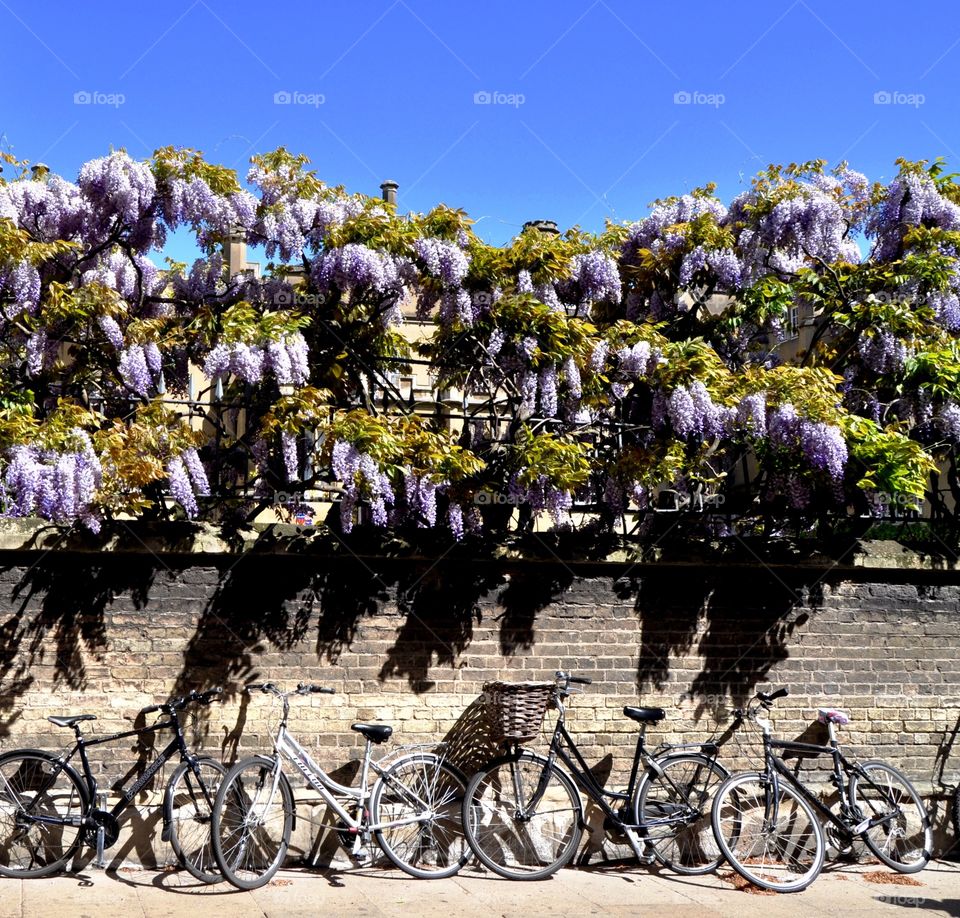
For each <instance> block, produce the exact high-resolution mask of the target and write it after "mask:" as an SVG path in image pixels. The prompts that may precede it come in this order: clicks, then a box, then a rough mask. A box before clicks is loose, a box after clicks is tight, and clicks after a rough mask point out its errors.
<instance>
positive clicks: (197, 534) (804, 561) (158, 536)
mask: <svg viewBox="0 0 960 918" xmlns="http://www.w3.org/2000/svg"><path fill="white" fill-rule="evenodd" d="M51 551H57V552H80V553H104V552H105V553H111V554H124V553H134V554H154V555H163V556H176V555H182V556H191V557H196V556H198V555H199V556H206V557H209V558H211V560H212V559H214V558H216V557H217V556H227V557H233V558H235V557H237V556H239V555H244V554H250V553H255V554H262V555H271V556H289V557H295V558H338V557H342V558H349V557H354V558H357V559H377V560H384V559H395V560H398V561H403V560H408V561H438V560H440V559H449V560H450V561H457V560H461V561H462V560H469V561H471V562H484V561H488V562H538V561H539V562H547V563H550V564H557V563H561V564H568V565H575V566H577V567H578V568H583V567H597V568H598V569H602V570H606V571H608V572H609V571H611V570H613V569H615V568H617V567H621V568H622V567H624V566H628V567H629V568H630V569H631V570H632V569H634V568H640V569H643V568H645V567H663V566H704V565H707V566H712V565H718V564H719V565H722V566H724V567H731V568H734V569H736V568H756V567H757V566H758V565H760V566H763V567H767V568H769V569H771V570H773V569H776V568H792V569H803V568H809V569H814V570H823V569H825V568H826V569H829V570H830V571H835V572H836V573H838V574H843V573H846V574H851V575H855V574H857V573H861V574H862V573H864V572H868V571H886V572H888V574H893V573H894V572H896V571H903V572H910V573H911V574H916V573H920V572H929V573H930V574H933V575H936V574H955V573H956V572H957V571H960V559H958V554H957V552H955V551H954V550H952V549H951V548H950V547H949V546H947V545H946V544H943V545H941V546H938V550H936V551H934V550H930V549H926V550H925V549H920V548H915V547H911V546H909V545H905V544H902V543H900V542H896V541H892V540H868V539H847V540H840V539H838V540H836V541H835V542H834V543H832V544H827V543H823V542H819V541H815V540H812V539H811V540H806V539H805V540H799V541H796V540H790V539H784V538H775V539H770V538H763V537H751V538H740V537H733V538H729V539H726V540H723V541H715V542H711V543H706V542H693V541H687V542H684V543H683V544H681V545H677V544H675V543H671V544H660V545H658V544H656V543H655V542H650V541H642V540H630V539H622V538H621V539H617V538H612V537H605V538H599V539H598V538H596V537H591V536H588V535H586V534H583V533H570V534H553V533H538V534H532V535H528V536H516V537H511V538H508V539H505V540H502V541H499V542H496V543H493V542H486V543H484V542H464V543H462V544H459V545H458V544H451V543H450V542H449V540H448V539H446V538H444V537H443V536H441V535H438V534H435V533H432V532H430V531H425V532H424V535H423V539H422V541H421V542H419V543H418V544H413V543H411V542H409V541H405V540H404V539H401V538H397V537H393V536H390V535H388V534H384V533H380V532H374V533H371V532H367V533H362V532H361V533H355V534H353V535H351V536H349V537H345V536H343V535H340V534H337V533H335V532H333V531H332V530H330V529H328V528H326V527H300V526H294V525H290V524H284V523H257V524H253V525H251V526H249V527H247V528H244V529H234V530H230V531H227V530H225V529H224V528H223V527H220V526H217V525H215V524H211V523H192V522H188V521H174V522H145V521H141V520H132V521H114V522H111V523H109V524H105V525H104V527H103V531H102V532H101V533H99V534H94V533H92V532H89V531H88V530H86V529H84V528H82V527H79V526H74V527H64V526H58V525H56V524H53V523H50V522H49V521H47V520H42V519H35V518H25V519H0V552H4V553H6V552H10V553H28V554H45V553H47V552H51Z"/></svg>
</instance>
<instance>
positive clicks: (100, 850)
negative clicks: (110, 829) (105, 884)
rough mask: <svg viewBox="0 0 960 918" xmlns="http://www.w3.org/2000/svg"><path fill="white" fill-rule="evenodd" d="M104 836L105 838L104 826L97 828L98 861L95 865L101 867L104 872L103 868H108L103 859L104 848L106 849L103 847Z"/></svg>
mask: <svg viewBox="0 0 960 918" xmlns="http://www.w3.org/2000/svg"><path fill="white" fill-rule="evenodd" d="M103 836H104V831H103V826H99V827H98V828H97V859H96V860H95V861H94V863H95V864H96V866H97V867H99V868H100V869H101V870H103V868H104V867H105V866H106V864H105V861H104V858H103V848H104V845H103V841H104V837H103Z"/></svg>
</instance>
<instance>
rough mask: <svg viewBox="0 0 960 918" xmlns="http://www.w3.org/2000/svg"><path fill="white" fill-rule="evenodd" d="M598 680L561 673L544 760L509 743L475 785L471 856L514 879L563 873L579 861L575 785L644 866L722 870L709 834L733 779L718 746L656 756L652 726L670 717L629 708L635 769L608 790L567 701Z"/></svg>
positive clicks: (470, 791)
mask: <svg viewBox="0 0 960 918" xmlns="http://www.w3.org/2000/svg"><path fill="white" fill-rule="evenodd" d="M590 682H591V680H590V679H587V678H585V677H578V676H573V675H570V674H569V673H565V672H558V673H557V682H556V686H555V688H554V689H553V692H552V695H553V697H552V702H553V705H554V706H555V707H556V709H557V712H558V715H557V722H556V725H555V727H554V730H553V737H552V739H551V741H550V749H549V751H548V754H547V755H546V756H543V755H538V754H537V753H534V752H531V751H530V750H528V749H523V748H521V746H520V744H519V743H518V742H508V746H512V748H511V749H510V751H509V752H508V753H507V755H505V756H502V757H501V758H497V759H494V760H493V761H492V762H490V763H489V764H488V765H487V766H486V767H485V768H484V769H483V770H482V771H480V772H479V773H477V774H476V775H474V777H473V778H472V780H471V781H470V783H469V785H467V791H466V794H465V796H464V801H463V828H464V834H465V835H466V837H467V841H468V842H469V844H470V847H471V849H472V850H473V853H474V854H475V855H476V856H477V858H479V860H480V862H481V863H483V864H484V865H486V866H487V867H489V868H490V870H492V871H494V872H495V873H497V874H499V875H500V876H502V877H506V878H508V879H511V880H540V879H544V878H545V877H548V876H550V875H551V874H552V873H554V872H556V871H557V870H559V869H560V868H561V867H563V866H564V865H565V864H567V863H568V862H569V861H570V859H571V858H572V857H573V856H574V854H575V853H576V851H577V849H578V848H579V845H580V839H581V837H582V835H583V828H584V819H583V806H582V803H581V799H580V795H579V793H578V791H577V787H576V784H575V783H574V779H576V782H577V783H578V784H579V785H580V787H582V788H583V790H584V791H585V792H586V794H587V795H588V796H589V797H590V798H591V799H592V800H593V801H594V803H596V805H597V806H598V807H599V808H600V810H601V811H602V812H603V814H604V817H605V822H604V826H605V828H606V829H608V830H610V831H613V832H616V833H619V834H622V835H623V836H624V837H625V838H626V840H627V843H628V844H629V845H630V847H631V848H632V850H633V852H634V854H635V855H636V857H637V859H638V860H639V861H640V862H641V863H647V864H648V863H651V862H652V861H653V860H654V859H656V860H658V861H659V862H660V863H662V864H663V865H664V866H666V867H668V868H670V869H672V870H675V871H676V872H678V873H682V874H688V875H694V874H702V873H709V872H710V871H712V870H715V869H716V868H717V866H718V864H719V863H720V861H721V860H722V855H721V853H720V851H719V849H718V848H717V845H716V843H715V841H714V838H713V834H712V831H711V829H710V801H711V798H712V795H713V793H714V791H715V790H716V788H717V787H719V786H720V784H721V783H722V782H723V781H724V780H725V779H726V778H727V776H728V775H729V772H728V771H727V770H726V769H725V768H724V767H723V766H722V765H720V764H719V763H718V762H717V761H716V756H717V751H718V750H717V746H716V745H715V744H713V743H692V744H686V745H670V744H666V743H664V744H661V745H660V746H657V747H656V749H654V750H653V751H652V752H648V751H647V749H646V747H645V734H646V728H647V726H648V725H652V724H657V723H659V722H660V721H661V720H663V718H664V717H665V714H664V711H663V709H662V708H634V707H626V708H624V709H623V713H624V716H625V717H628V718H630V719H631V720H633V721H635V722H636V723H638V724H639V725H640V734H639V736H638V738H637V746H636V750H635V752H634V756H633V767H632V769H631V771H630V780H629V782H628V784H627V788H626V790H624V791H615V790H607V789H606V788H604V787H602V786H601V785H600V784H599V783H598V782H597V779H596V778H595V777H594V775H593V774H592V772H591V771H590V768H589V766H588V765H587V763H586V761H585V760H584V758H583V756H582V754H581V753H580V750H579V749H578V748H577V745H576V743H575V742H574V740H573V738H572V737H571V736H570V734H569V733H568V732H567V729H566V726H565V719H566V709H565V705H564V702H565V701H566V699H567V698H568V697H569V696H570V695H571V694H572V693H573V692H574V691H577V690H576V689H572V688H571V686H573V685H577V684H580V685H589V684H590ZM558 760H559V762H562V763H563V765H564V766H565V767H566V770H565V769H564V768H563V767H561V766H560V764H558ZM641 765H642V766H643V769H644V771H643V775H642V777H641V774H640V769H641ZM571 775H572V777H571Z"/></svg>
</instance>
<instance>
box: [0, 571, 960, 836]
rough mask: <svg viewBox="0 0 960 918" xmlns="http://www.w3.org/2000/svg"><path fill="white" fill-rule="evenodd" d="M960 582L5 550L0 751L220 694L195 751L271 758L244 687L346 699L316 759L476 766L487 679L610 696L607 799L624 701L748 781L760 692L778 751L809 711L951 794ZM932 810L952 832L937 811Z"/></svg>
mask: <svg viewBox="0 0 960 918" xmlns="http://www.w3.org/2000/svg"><path fill="white" fill-rule="evenodd" d="M956 579H957V578H956V576H955V575H952V574H943V573H938V572H936V571H928V572H913V573H911V572H903V571H886V572H885V571H879V570H872V571H866V570H861V571H859V572H858V571H853V570H849V569H846V570H842V571H841V570H840V569H838V568H835V567H834V568H830V567H828V566H824V567H818V566H812V567H799V566H798V567H790V566H780V567H775V568H769V567H766V566H763V565H754V566H729V565H728V566H722V565H713V566H705V565H685V566H672V565H662V566H660V567H636V566H635V567H633V568H629V567H625V566H623V565H621V566H619V567H615V566H602V565H580V566H568V565H565V564H561V563H556V564H548V563H543V562H526V563H521V562H514V563H506V562H504V563H494V562H468V561H463V560H458V561H450V560H448V559H443V558H441V559H439V560H438V559H432V560H416V561H402V562H401V561H391V560H384V559H380V560H373V559H364V560H356V559H351V560H349V561H348V560H344V559H342V558H339V559H329V558H328V559H323V558H320V557H314V558H302V557H295V556H276V555H259V554H255V553H254V554H248V555H246V556H243V557H241V558H240V559H239V560H238V559H237V558H236V557H231V558H226V557H217V556H214V555H207V556H185V555H176V554H170V555H164V556H155V555H152V554H148V553H126V554H119V553H118V554H111V553H107V552H105V553H99V554H84V553H76V552H62V553H60V552H53V553H48V554H45V555H40V554H30V553H8V554H6V555H0V636H2V638H0V749H2V750H6V749H9V748H14V747H16V746H39V747H41V748H56V747H58V746H60V745H62V744H65V743H66V742H67V741H68V740H69V739H70V736H71V734H70V732H69V731H64V730H57V729H56V728H54V727H52V726H51V725H50V724H49V723H47V721H46V719H45V718H46V716H47V715H48V714H67V713H77V712H88V711H89V712H92V713H96V714H97V715H98V716H99V718H100V720H99V721H98V723H97V724H96V725H95V726H96V729H97V731H100V730H103V731H113V730H121V729H125V728H128V727H129V726H130V725H131V724H132V723H134V716H135V714H136V712H137V710H138V709H139V708H140V707H142V706H145V705H147V704H153V703H156V702H157V701H160V700H163V699H166V698H167V697H169V696H170V695H171V694H174V693H178V692H180V691H182V690H186V689H189V688H192V687H208V686H211V685H223V686H224V687H226V688H228V689H229V690H230V692H229V694H228V696H227V700H226V702H225V703H224V704H222V705H215V706H213V707H211V708H210V709H208V710H206V711H204V712H203V716H202V717H200V718H199V719H197V720H196V721H195V722H193V723H192V724H191V735H192V736H193V738H194V740H195V741H196V742H197V743H201V744H202V745H203V746H204V747H205V748H206V749H207V750H209V751H211V752H212V753H213V754H215V755H217V756H223V757H224V758H225V759H232V758H235V757H236V756H237V755H238V754H242V753H244V752H246V751H248V750H254V749H264V748H267V747H268V745H269V737H270V730H271V725H272V724H273V723H274V722H275V720H274V714H275V712H274V710H273V709H272V708H271V705H270V702H269V701H268V700H267V699H266V698H265V697H264V696H261V695H257V696H255V697H253V698H250V697H248V696H246V695H244V694H243V693H241V692H239V691H238V688H239V687H240V686H242V685H243V684H244V683H245V682H247V681H252V680H262V679H270V680H273V681H276V682H278V683H279V684H281V685H286V686H290V687H292V686H294V685H295V684H296V683H297V682H298V681H300V680H305V681H316V682H321V683H323V684H326V685H329V686H332V687H334V688H336V690H337V692H338V694H337V695H335V696H332V697H330V696H314V697H312V698H304V699H295V700H294V702H293V705H292V707H293V714H292V718H291V729H292V730H293V731H294V732H295V733H296V734H297V735H298V736H299V737H300V738H301V740H302V741H303V743H304V745H305V746H307V748H309V749H311V751H312V752H314V754H315V757H316V758H317V759H318V761H319V762H320V763H321V764H323V765H326V766H331V767H333V766H338V765H342V764H344V763H349V762H350V761H351V760H353V759H355V757H356V754H357V751H358V748H359V742H358V738H357V737H356V735H355V734H353V733H352V732H351V731H350V729H349V726H350V724H351V723H352V722H354V721H355V720H382V721H387V722H391V723H393V724H394V726H395V730H396V733H395V742H396V743H407V742H409V743H415V742H432V741H435V740H438V739H441V738H447V739H448V740H449V741H450V742H451V744H452V748H453V750H454V753H455V755H456V756H457V757H458V758H459V759H460V761H461V762H462V763H463V765H464V768H465V769H466V770H469V768H470V767H471V765H472V764H473V763H475V762H476V761H479V760H480V759H482V758H483V757H485V756H486V755H488V754H489V752H490V748H491V747H490V743H489V737H488V736H487V735H486V732H485V727H484V724H483V721H482V718H481V717H480V716H479V714H480V711H481V707H480V705H479V704H478V702H477V699H478V695H479V694H480V692H481V688H482V685H483V683H484V682H485V681H486V680H488V679H492V678H497V677H500V678H510V679H550V678H552V676H553V673H554V671H555V670H557V669H559V668H564V669H570V670H574V671H576V672H578V673H581V674H583V675H588V676H591V677H592V678H593V680H594V683H593V685H592V686H590V687H589V688H587V690H586V692H585V693H584V694H583V695H582V696H578V697H577V698H576V699H575V700H574V702H573V703H572V705H571V710H570V716H569V724H570V728H571V732H573V733H574V734H575V735H577V736H578V737H580V739H581V741H582V750H583V752H584V753H585V755H586V757H587V759H588V761H589V762H591V763H597V770H598V772H601V773H604V774H609V775H610V778H609V780H610V781H611V782H614V783H615V782H617V781H618V780H620V779H621V778H622V776H623V772H624V771H625V770H626V769H627V768H628V767H629V758H630V755H631V754H632V748H633V743H634V740H635V735H636V733H635V725H634V724H633V723H632V722H631V721H628V720H626V719H625V718H624V717H623V716H622V713H621V709H622V707H623V705H625V704H637V703H641V704H651V705H660V706H662V707H664V708H665V709H666V711H667V715H668V719H667V720H666V721H665V722H664V723H663V724H661V726H660V727H658V728H656V730H651V733H650V738H651V739H656V740H657V741H659V740H674V741H686V742H689V741H695V740H701V739H706V738H709V737H711V736H715V735H716V736H720V737H721V738H722V739H724V745H723V751H722V756H723V759H724V761H725V762H726V764H727V765H728V767H731V768H735V767H740V766H743V765H746V764H748V763H749V762H750V761H751V760H752V757H753V756H754V754H755V749H756V747H755V744H753V742H752V739H751V737H750V736H749V735H748V734H745V733H743V732H740V733H737V734H734V735H733V736H731V735H730V731H729V730H728V727H729V721H730V716H729V712H730V708H731V707H732V706H733V705H735V704H737V703H740V702H742V701H744V700H745V699H746V698H748V697H749V696H750V695H751V694H752V693H753V691H755V690H756V688H757V687H763V686H767V685H787V686H789V687H790V689H791V696H790V698H789V699H786V700H785V701H783V702H781V703H780V704H778V706H777V708H776V710H775V716H774V725H775V728H776V732H777V733H778V734H779V735H781V736H784V737H790V738H799V737H802V738H804V739H806V740H808V741H816V739H817V738H818V737H820V736H821V735H822V734H821V733H820V731H819V728H818V727H817V726H816V725H815V724H814V723H813V720H814V714H815V709H816V707H817V705H818V704H824V703H826V704H830V705H835V706H842V707H844V708H846V709H847V710H849V711H850V713H851V714H852V717H853V724H852V725H851V727H850V728H849V729H846V730H844V731H843V737H844V739H845V740H847V741H848V742H849V746H850V748H851V750H853V751H854V752H856V753H857V754H860V755H862V756H864V757H868V756H869V757H880V758H885V759H889V760H890V761H892V762H894V763H896V764H898V765H899V766H901V767H902V768H903V769H904V770H905V771H906V772H907V773H908V774H909V775H910V776H911V777H912V778H914V779H915V781H916V783H917V784H918V785H919V786H920V787H921V788H922V789H923V791H924V793H927V794H934V795H935V794H936V793H937V792H938V791H940V790H941V784H942V782H945V783H946V784H948V785H951V784H955V783H956V782H957V780H958V779H960V749H956V750H954V749H953V748H952V741H953V739H954V738H955V737H956V736H957V733H958V723H960V654H958V652H957V636H958V624H960V586H958V585H957V583H956V582H951V581H956ZM958 745H960V744H958ZM149 756H150V751H149V749H148V748H147V749H145V748H144V747H142V746H140V747H138V746H137V744H136V743H135V741H132V740H127V741H124V742H121V743H118V744H116V745H114V746H110V747H100V748H99V749H98V750H96V752H95V753H94V755H93V759H94V764H95V767H96V768H97V769H98V771H99V773H100V774H101V775H102V776H104V777H106V776H110V777H116V776H117V775H120V774H124V775H125V774H128V773H131V766H134V763H137V765H136V766H134V768H133V772H134V773H135V771H136V770H137V768H139V769H142V768H143V766H144V763H145V762H146V761H147V760H148V759H149ZM611 756H615V757H616V761H615V764H612V763H611V758H610V757H611ZM349 770H350V769H349V766H348V767H347V769H346V770H345V771H343V772H341V774H348V773H349ZM934 805H935V808H936V812H937V818H938V819H940V820H942V818H943V811H944V806H943V803H942V801H935V803H934Z"/></svg>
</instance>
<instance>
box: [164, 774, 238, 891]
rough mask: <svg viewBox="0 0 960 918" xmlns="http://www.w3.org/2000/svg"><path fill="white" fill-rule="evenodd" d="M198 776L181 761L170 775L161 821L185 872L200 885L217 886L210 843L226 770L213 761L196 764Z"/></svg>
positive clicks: (217, 880)
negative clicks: (217, 798) (212, 815)
mask: <svg viewBox="0 0 960 918" xmlns="http://www.w3.org/2000/svg"><path fill="white" fill-rule="evenodd" d="M196 765H197V769H198V771H199V773H200V774H199V777H198V776H197V774H196V773H195V772H194V770H193V768H192V767H191V766H190V763H189V762H181V763H180V764H179V765H178V766H177V768H176V770H175V771H174V773H173V774H172V775H171V776H170V781H169V783H168V784H167V793H166V796H165V797H164V801H163V806H164V810H163V819H164V822H165V824H166V825H167V826H169V827H170V847H171V848H173V853H174V854H175V855H176V856H177V860H178V861H180V863H181V864H182V865H183V866H184V867H185V868H186V869H187V871H188V872H189V873H190V874H191V875H192V876H194V877H196V878H197V879H198V880H200V881H201V882H203V883H218V882H219V881H220V880H221V879H223V877H222V876H221V874H220V871H219V870H218V869H217V862H216V860H215V859H214V856H213V845H212V844H211V841H210V821H211V813H212V810H213V801H214V800H215V799H216V796H217V790H218V788H219V787H220V782H221V781H222V780H223V776H224V775H225V774H226V773H227V769H226V768H225V767H224V766H223V765H221V764H220V762H218V761H217V760H216V759H211V758H207V757H203V758H199V759H197V761H196Z"/></svg>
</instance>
